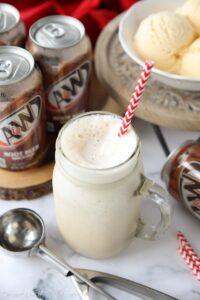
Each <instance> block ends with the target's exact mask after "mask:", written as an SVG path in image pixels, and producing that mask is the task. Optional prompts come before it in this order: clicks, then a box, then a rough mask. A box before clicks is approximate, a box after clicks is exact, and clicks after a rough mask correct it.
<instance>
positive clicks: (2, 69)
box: [0, 60, 13, 79]
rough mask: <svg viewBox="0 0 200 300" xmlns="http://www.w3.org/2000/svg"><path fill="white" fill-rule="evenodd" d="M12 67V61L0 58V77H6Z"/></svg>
mask: <svg viewBox="0 0 200 300" xmlns="http://www.w3.org/2000/svg"><path fill="white" fill-rule="evenodd" d="M12 69H13V63H12V62H11V61H10V60H0V79H7V78H8V77H9V76H10V75H11V73H12Z"/></svg>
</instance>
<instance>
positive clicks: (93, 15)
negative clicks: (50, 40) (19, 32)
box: [5, 0, 136, 44]
mask: <svg viewBox="0 0 200 300" xmlns="http://www.w3.org/2000/svg"><path fill="white" fill-rule="evenodd" d="M5 2H7V3H10V4H12V5H14V6H15V7H17V9H19V11H20V12H21V17H22V19H23V20H24V22H25V24H26V27H27V29H28V28H29V27H30V25H31V24H32V23H33V22H35V21H36V20H38V19H39V18H42V17H45V16H48V15H53V14H62V15H69V16H73V17H75V18H78V19H79V20H81V21H82V22H83V24H84V25H85V27H86V32H87V33H88V35H89V36H90V38H91V40H92V42H93V44H94V43H95V41H96V38H97V36H98V34H99V32H100V31H101V29H102V28H103V27H104V26H105V25H106V24H107V23H108V22H109V21H110V20H111V19H112V18H114V17H115V16H116V15H117V14H119V13H120V12H122V11H123V10H126V9H128V8H129V7H130V6H131V5H132V4H133V3H134V2H136V0H50V1H41V0H8V1H5Z"/></svg>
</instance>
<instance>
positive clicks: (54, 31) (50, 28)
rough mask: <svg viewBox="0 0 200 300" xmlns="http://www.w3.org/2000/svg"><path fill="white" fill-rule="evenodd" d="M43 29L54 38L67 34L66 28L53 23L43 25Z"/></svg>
mask: <svg viewBox="0 0 200 300" xmlns="http://www.w3.org/2000/svg"><path fill="white" fill-rule="evenodd" d="M43 31H44V32H45V34H47V35H48V36H50V37H51V38H54V39H57V38H60V37H62V36H63V35H64V34H65V30H64V29H63V28H62V27H60V26H59V25H58V24H53V23H51V24H47V25H45V26H44V27H43Z"/></svg>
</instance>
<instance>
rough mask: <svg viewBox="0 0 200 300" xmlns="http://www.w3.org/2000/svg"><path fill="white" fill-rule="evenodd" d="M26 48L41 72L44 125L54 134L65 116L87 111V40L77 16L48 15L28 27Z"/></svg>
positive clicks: (89, 70)
mask: <svg viewBox="0 0 200 300" xmlns="http://www.w3.org/2000/svg"><path fill="white" fill-rule="evenodd" d="M26 47H27V49H28V50H29V51H30V52H31V53H32V55H33V56H34V58H35V60H36V61H37V62H38V64H39V66H40V68H41V70H42V73H43V75H44V84H45V89H46V107H47V128H48V131H49V132H52V133H55V134H57V133H58V131H59V130H60V128H61V127H62V125H63V124H64V123H65V122H66V121H67V120H68V119H70V118H71V117H73V116H74V115H76V114H78V113H81V112H84V111H86V110H88V106H89V91H88V85H89V77H90V73H91V58H92V50H91V42H90V40H89V38H88V37H87V36H86V35H85V28H84V26H83V24H82V23H81V22H80V21H78V20H77V19H75V18H72V17H68V16H49V17H45V18H43V19H40V20H38V21H37V22H36V23H34V24H33V25H32V26H31V28H30V31H29V38H28V42H27V44H26Z"/></svg>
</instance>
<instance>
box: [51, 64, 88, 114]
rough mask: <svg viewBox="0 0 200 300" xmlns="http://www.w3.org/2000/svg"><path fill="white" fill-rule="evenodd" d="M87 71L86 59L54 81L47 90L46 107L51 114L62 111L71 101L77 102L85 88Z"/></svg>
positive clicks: (66, 108)
mask: <svg viewBox="0 0 200 300" xmlns="http://www.w3.org/2000/svg"><path fill="white" fill-rule="evenodd" d="M89 73H90V62H89V61H87V62H85V63H84V64H82V65H80V66H79V67H78V68H76V69H75V70H73V71H72V72H71V73H69V74H67V75H65V76H64V77H63V78H61V79H60V80H59V81H58V82H56V83H55V84H54V85H53V87H51V88H50V89H49V91H48V97H47V109H48V110H50V111H51V112H52V114H53V113H54V112H57V113H58V112H62V113H63V112H66V111H67V110H68V108H69V107H70V106H71V105H72V104H73V103H74V104H75V102H78V100H80V99H81V97H82V95H83V94H84V91H85V89H86V85H87V82H88V78H89ZM56 119H58V118H56Z"/></svg>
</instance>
